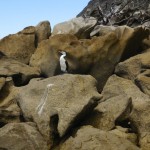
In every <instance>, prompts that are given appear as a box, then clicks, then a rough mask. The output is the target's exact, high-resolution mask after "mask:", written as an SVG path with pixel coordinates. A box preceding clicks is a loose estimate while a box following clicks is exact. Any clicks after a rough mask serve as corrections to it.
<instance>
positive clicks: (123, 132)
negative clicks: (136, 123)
mask: <svg viewBox="0 0 150 150" xmlns="http://www.w3.org/2000/svg"><path fill="white" fill-rule="evenodd" d="M130 132H131V131H130V130H129V128H123V127H120V126H116V128H115V129H114V130H111V131H110V133H112V134H115V135H117V136H119V137H121V138H125V139H127V140H129V141H130V142H132V143H133V144H135V145H137V141H138V138H137V135H136V134H135V133H130Z"/></svg>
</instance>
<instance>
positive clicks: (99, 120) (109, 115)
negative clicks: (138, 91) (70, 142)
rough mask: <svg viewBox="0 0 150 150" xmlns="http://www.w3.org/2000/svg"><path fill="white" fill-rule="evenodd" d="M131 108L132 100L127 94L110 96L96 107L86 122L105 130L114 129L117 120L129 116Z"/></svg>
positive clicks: (119, 120)
mask: <svg viewBox="0 0 150 150" xmlns="http://www.w3.org/2000/svg"><path fill="white" fill-rule="evenodd" d="M104 90H105V89H104ZM102 93H103V92H102ZM103 94H104V93H103ZM104 98H105V94H104ZM104 98H103V99H102V100H104ZM131 108H132V101H131V99H129V98H127V97H126V96H125V95H119V96H115V97H113V96H112V97H109V98H108V99H107V100H105V101H103V102H101V103H100V104H99V105H98V106H97V107H96V108H95V109H94V111H93V112H92V113H91V114H90V116H89V117H88V118H87V120H86V121H85V123H84V124H90V125H92V126H94V127H96V128H99V129H101V130H105V131H109V130H112V129H114V128H115V126H116V122H121V121H124V120H126V119H127V118H128V117H129V115H130V112H131Z"/></svg>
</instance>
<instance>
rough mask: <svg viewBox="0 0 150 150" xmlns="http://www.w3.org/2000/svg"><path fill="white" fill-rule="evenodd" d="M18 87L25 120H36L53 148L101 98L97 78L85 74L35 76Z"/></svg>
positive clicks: (18, 99)
mask: <svg viewBox="0 0 150 150" xmlns="http://www.w3.org/2000/svg"><path fill="white" fill-rule="evenodd" d="M17 90H18V96H17V97H16V99H17V101H18V103H19V106H20V107H21V109H22V112H23V116H24V118H25V120H26V121H32V120H34V122H35V123H36V124H37V126H38V129H39V131H40V132H41V133H42V135H43V136H44V138H45V139H46V140H47V141H48V143H49V146H50V147H51V146H52V145H53V144H54V143H55V140H56V139H58V138H59V137H62V136H64V135H65V134H66V133H67V131H68V130H69V129H70V128H71V127H72V126H74V125H75V124H76V123H77V122H80V121H81V119H83V117H84V116H85V115H87V114H88V113H89V112H91V111H92V109H93V108H94V107H95V106H96V105H97V103H98V101H99V100H100V99H101V95H100V94H99V93H98V92H97V89H96V80H95V79H94V78H93V77H91V76H82V75H60V76H55V77H50V78H47V79H43V80H42V79H33V80H31V81H30V83H29V84H28V85H26V86H24V87H21V88H17Z"/></svg>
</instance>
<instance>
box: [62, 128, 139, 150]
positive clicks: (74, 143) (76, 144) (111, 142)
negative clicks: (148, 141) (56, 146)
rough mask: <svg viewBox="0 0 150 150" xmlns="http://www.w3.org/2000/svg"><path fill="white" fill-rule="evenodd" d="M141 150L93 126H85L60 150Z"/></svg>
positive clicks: (123, 139)
mask: <svg viewBox="0 0 150 150" xmlns="http://www.w3.org/2000/svg"><path fill="white" fill-rule="evenodd" d="M79 149H80V150H94V149H95V150H100V149H102V150H109V149H111V150H127V149H130V150H139V148H138V147H137V146H135V145H134V144H133V143H131V142H130V141H128V140H126V139H125V138H122V137H119V136H117V135H115V134H112V133H110V132H106V131H102V130H99V129H96V128H93V127H92V126H83V127H82V128H81V129H79V130H78V131H77V133H76V135H75V136H73V137H70V138H69V139H68V140H66V141H65V143H63V144H62V146H61V147H60V150H79Z"/></svg>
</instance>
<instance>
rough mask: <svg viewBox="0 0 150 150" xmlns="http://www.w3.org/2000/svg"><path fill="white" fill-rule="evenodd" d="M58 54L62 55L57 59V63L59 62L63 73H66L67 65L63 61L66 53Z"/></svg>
mask: <svg viewBox="0 0 150 150" xmlns="http://www.w3.org/2000/svg"><path fill="white" fill-rule="evenodd" d="M60 53H61V54H62V55H61V56H60V58H59V62H60V69H61V71H62V72H63V73H67V72H68V63H67V61H66V59H65V57H66V52H64V51H60Z"/></svg>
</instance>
